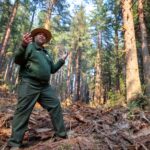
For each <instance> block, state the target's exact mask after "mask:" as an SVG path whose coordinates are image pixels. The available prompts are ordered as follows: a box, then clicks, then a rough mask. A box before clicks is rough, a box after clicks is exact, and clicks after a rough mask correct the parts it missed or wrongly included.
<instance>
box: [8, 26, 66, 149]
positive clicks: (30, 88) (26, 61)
mask: <svg viewBox="0 0 150 150" xmlns="http://www.w3.org/2000/svg"><path fill="white" fill-rule="evenodd" d="M51 37H52V35H51V32H50V31H48V30H46V29H44V28H36V29H34V30H33V31H32V32H31V35H30V34H29V33H27V34H25V35H24V36H23V40H22V45H21V48H20V49H19V50H18V51H16V53H15V57H14V60H15V63H16V64H19V65H20V71H19V85H18V103H17V108H16V111H15V114H14V118H13V123H12V135H11V137H10V139H9V140H8V143H7V146H6V147H7V148H9V149H19V147H20V146H21V144H22V140H23V137H24V134H25V132H26V131H27V126H28V121H29V117H30V115H31V112H32V110H33V107H34V105H35V103H36V102H39V103H40V105H41V106H42V107H43V108H45V109H46V110H47V111H48V112H49V114H50V116H51V120H52V124H53V127H54V131H55V137H60V138H66V137H67V134H66V130H65V126H64V121H63V116H62V111H61V106H60V102H59V100H58V98H57V94H56V92H55V91H54V90H53V89H52V88H51V86H50V85H49V79H50V74H51V73H55V72H57V71H58V70H59V69H60V68H61V67H62V65H63V64H64V63H65V59H66V58H67V56H68V54H66V55H64V56H63V57H62V58H61V59H60V60H59V61H58V62H57V63H56V64H54V63H53V60H52V58H51V56H50V55H49V54H48V52H47V50H46V49H45V48H44V46H43V45H44V44H45V43H47V42H49V41H50V39H51ZM32 39H33V40H32ZM32 41H33V42H32Z"/></svg>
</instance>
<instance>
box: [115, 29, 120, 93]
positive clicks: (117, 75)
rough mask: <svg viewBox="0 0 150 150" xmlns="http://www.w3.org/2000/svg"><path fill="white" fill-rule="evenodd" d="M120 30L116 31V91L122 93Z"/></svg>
mask: <svg viewBox="0 0 150 150" xmlns="http://www.w3.org/2000/svg"><path fill="white" fill-rule="evenodd" d="M118 44H119V42H118V30H117V29H115V51H116V91H117V92H120V72H121V71H120V64H119V53H118Z"/></svg>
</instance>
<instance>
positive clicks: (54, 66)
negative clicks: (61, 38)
mask: <svg viewBox="0 0 150 150" xmlns="http://www.w3.org/2000/svg"><path fill="white" fill-rule="evenodd" d="M67 57H68V53H66V54H65V55H63V57H62V58H61V59H59V60H58V62H57V63H56V64H54V63H53V61H52V62H51V73H52V74H53V73H55V72H57V71H58V70H59V69H60V68H61V67H62V66H63V64H64V63H65V60H66V58H67Z"/></svg>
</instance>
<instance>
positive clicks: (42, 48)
mask: <svg viewBox="0 0 150 150" xmlns="http://www.w3.org/2000/svg"><path fill="white" fill-rule="evenodd" d="M34 46H35V48H36V49H37V50H44V47H40V46H39V45H37V44H36V43H35V42H34Z"/></svg>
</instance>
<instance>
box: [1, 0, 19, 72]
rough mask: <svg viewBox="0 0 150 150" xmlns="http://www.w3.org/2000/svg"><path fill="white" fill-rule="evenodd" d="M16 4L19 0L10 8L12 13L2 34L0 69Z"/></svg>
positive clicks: (16, 7)
mask: <svg viewBox="0 0 150 150" xmlns="http://www.w3.org/2000/svg"><path fill="white" fill-rule="evenodd" d="M18 6H19V0H16V1H15V4H14V6H13V8H12V13H11V15H10V18H9V22H8V24H7V27H6V31H5V34H4V36H3V40H2V46H1V49H0V70H1V69H2V62H3V56H4V54H5V51H6V46H7V43H8V40H9V37H10V32H11V28H12V24H13V22H14V18H15V16H16V13H17V9H18Z"/></svg>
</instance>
